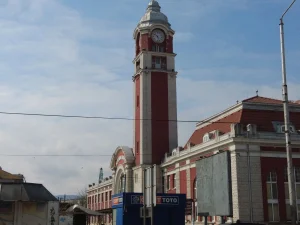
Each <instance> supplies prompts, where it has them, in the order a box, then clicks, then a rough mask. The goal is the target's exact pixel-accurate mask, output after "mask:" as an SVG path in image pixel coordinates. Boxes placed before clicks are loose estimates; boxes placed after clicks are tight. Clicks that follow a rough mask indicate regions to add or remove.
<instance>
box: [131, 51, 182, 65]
mask: <svg viewBox="0 0 300 225" xmlns="http://www.w3.org/2000/svg"><path fill="white" fill-rule="evenodd" d="M142 54H150V55H155V56H173V57H176V55H177V54H176V53H169V52H154V51H148V50H141V51H140V53H139V54H138V55H137V56H136V57H135V58H134V59H133V61H132V63H133V64H135V63H136V61H137V60H138V59H139V58H140V57H141V55H142Z"/></svg>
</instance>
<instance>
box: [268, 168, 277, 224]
mask: <svg viewBox="0 0 300 225" xmlns="http://www.w3.org/2000/svg"><path fill="white" fill-rule="evenodd" d="M267 199H268V216H269V221H272V222H275V221H279V208H278V189H277V174H276V172H274V171H272V172H270V173H268V176H267Z"/></svg>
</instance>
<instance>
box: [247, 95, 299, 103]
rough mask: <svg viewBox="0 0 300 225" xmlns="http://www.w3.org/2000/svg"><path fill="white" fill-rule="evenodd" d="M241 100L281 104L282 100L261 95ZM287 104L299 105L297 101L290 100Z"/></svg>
mask: <svg viewBox="0 0 300 225" xmlns="http://www.w3.org/2000/svg"><path fill="white" fill-rule="evenodd" d="M242 102H251V103H263V104H282V100H279V99H274V98H266V97H262V96H258V95H257V96H254V97H251V98H248V99H245V100H243V101H242ZM289 104H296V105H300V100H299V101H290V102H289Z"/></svg>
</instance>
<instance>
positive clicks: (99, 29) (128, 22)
mask: <svg viewBox="0 0 300 225" xmlns="http://www.w3.org/2000/svg"><path fill="white" fill-rule="evenodd" d="M290 2H291V1H289V0H161V1H160V4H161V7H162V11H163V12H164V13H165V14H166V15H167V16H168V17H169V21H170V23H171V25H172V28H173V29H174V30H175V31H176V34H175V37H174V38H175V46H174V49H175V52H176V53H177V54H178V55H177V57H176V69H177V70H178V72H179V74H178V83H177V87H178V103H179V104H178V118H179V119H181V120H201V119H204V118H206V117H207V116H210V115H212V114H214V113H217V112H219V111H221V110H223V109H225V108H227V107H229V106H231V105H233V104H235V103H236V101H237V100H243V99H245V98H248V97H252V96H253V95H255V91H256V90H258V91H259V95H263V96H266V97H273V98H281V67H280V66H281V65H280V48H279V26H278V24H279V17H280V15H281V13H282V12H283V11H284V9H285V8H286V7H287V6H288V5H289V3H290ZM147 4H148V0H108V1H104V0H84V1H82V0H0V111H8V112H26V113H47V114H68V115H85V116H108V117H128V118H132V116H133V110H132V109H133V108H132V106H133V103H132V100H133V89H132V87H133V83H132V79H131V77H132V75H133V69H134V67H133V64H132V60H133V57H134V41H133V39H132V34H133V30H134V28H135V26H136V24H137V23H138V21H139V20H140V18H141V17H142V15H143V14H144V12H145V9H146V6H147ZM299 21H300V2H296V3H295V5H294V7H293V8H292V9H291V11H290V12H289V13H288V14H287V15H286V18H285V32H286V52H287V72H288V80H289V91H290V99H293V100H296V99H300V91H299V90H300V76H299V71H300V63H299V59H300V42H299V40H300V22H299ZM132 125H133V123H132V121H119V120H117V121H112V120H100V119H98V120H97V119H72V118H45V117H29V116H26V117H25V116H17V115H0V146H1V147H0V153H1V156H0V165H1V166H2V168H3V169H4V170H7V171H10V172H12V173H22V174H24V175H25V177H26V180H27V181H28V182H38V183H43V184H44V185H45V186H46V187H47V188H48V189H49V190H50V191H51V192H52V193H53V194H65V193H66V194H76V193H77V192H78V191H79V190H81V189H83V188H84V187H85V186H87V185H88V184H89V183H92V182H96V181H97V177H98V173H99V168H100V167H103V168H104V173H105V175H110V170H109V162H110V160H111V155H112V153H113V152H114V150H115V149H116V147H117V146H119V145H128V146H131V144H132V136H133V134H132ZM194 126H195V124H194V123H190V124H179V143H180V145H184V144H185V141H187V139H188V138H189V136H190V135H191V134H192V132H193V129H194ZM7 154H10V155H11V154H13V155H17V154H22V155H24V154H25V155H26V154H29V155H41V154H42V155H43V154H54V155H55V154H56V155H57V154H67V155H72V154H73V155H74V154H87V155H91V154H98V155H103V156H97V157H96V156H93V157H88V156H86V157H38V156H35V157H34V156H28V157H23V156H18V157H17V156H13V157H12V156H3V155H7Z"/></svg>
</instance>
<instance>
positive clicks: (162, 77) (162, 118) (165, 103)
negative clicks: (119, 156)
mask: <svg viewBox="0 0 300 225" xmlns="http://www.w3.org/2000/svg"><path fill="white" fill-rule="evenodd" d="M160 9H161V7H160V5H159V3H158V2H157V1H156V0H151V1H150V3H149V4H148V7H147V11H146V13H145V15H144V16H143V17H142V19H141V20H140V22H139V23H138V25H137V27H136V29H135V30H134V40H135V45H136V48H135V59H134V60H133V63H134V68H135V72H134V75H133V82H134V114H135V115H134V118H135V121H134V155H135V165H136V169H138V167H140V168H142V167H143V166H147V165H152V164H157V165H159V164H161V162H162V160H163V158H164V155H165V153H169V152H171V151H172V150H173V149H174V148H176V147H177V145H178V137H177V121H176V120H177V100H176V75H177V72H176V71H175V56H176V54H175V53H174V52H173V36H174V33H175V32H174V31H173V30H172V29H171V25H170V23H169V22H168V18H167V16H166V15H164V14H163V13H162V12H161V10H160ZM135 176H136V177H137V175H135Z"/></svg>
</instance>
